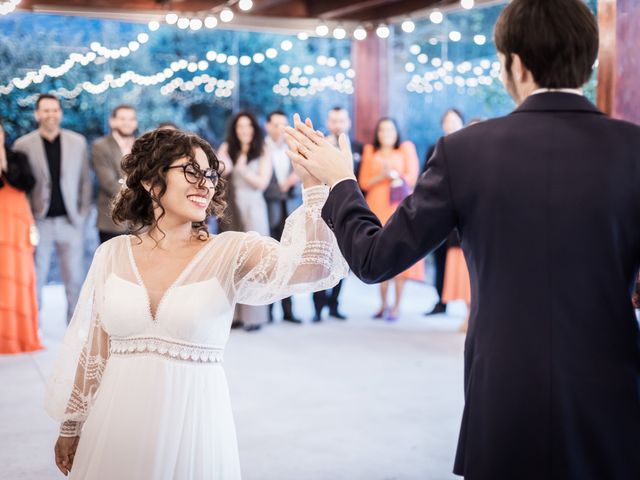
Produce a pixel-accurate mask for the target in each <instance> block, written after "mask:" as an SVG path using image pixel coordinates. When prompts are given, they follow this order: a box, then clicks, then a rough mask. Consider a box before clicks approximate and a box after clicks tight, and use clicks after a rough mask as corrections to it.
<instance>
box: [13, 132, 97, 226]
mask: <svg viewBox="0 0 640 480" xmlns="http://www.w3.org/2000/svg"><path fill="white" fill-rule="evenodd" d="M13 150H15V151H17V152H22V153H24V154H25V155H26V156H27V158H28V159H29V163H30V165H31V170H32V171H33V176H34V177H35V178H36V185H35V187H34V188H33V190H32V191H31V193H30V194H29V201H30V203H31V210H32V211H33V216H34V217H35V219H36V220H41V219H44V218H45V217H46V215H47V212H48V211H49V206H50V204H51V175H50V173H49V163H48V162H47V155H46V153H45V150H44V143H43V140H42V137H41V136H40V133H39V132H38V131H37V130H35V131H33V132H31V133H28V134H26V135H24V136H22V137H20V138H18V139H17V140H16V141H15V143H14V144H13ZM60 153H61V156H60V189H61V191H62V199H63V200H64V206H65V208H66V209H67V216H68V217H69V220H70V221H71V223H73V224H74V225H76V226H80V225H81V224H82V221H83V220H84V218H85V217H86V215H87V213H88V212H89V208H90V207H91V196H92V191H91V190H92V189H91V178H90V176H89V159H88V158H87V141H86V140H85V138H84V137H83V136H82V135H80V134H79V133H76V132H72V131H71V130H62V131H61V132H60Z"/></svg>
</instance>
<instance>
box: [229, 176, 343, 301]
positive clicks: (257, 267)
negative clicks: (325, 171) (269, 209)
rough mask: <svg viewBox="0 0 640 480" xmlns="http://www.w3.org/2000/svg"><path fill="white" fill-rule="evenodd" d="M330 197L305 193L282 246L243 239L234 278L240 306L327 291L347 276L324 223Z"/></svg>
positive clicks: (319, 189)
mask: <svg viewBox="0 0 640 480" xmlns="http://www.w3.org/2000/svg"><path fill="white" fill-rule="evenodd" d="M328 195H329V188H328V187H326V186H315V187H310V188H307V189H304V190H303V192H302V199H303V203H302V206H301V207H300V208H298V209H297V210H296V211H295V212H293V213H292V214H291V215H290V216H289V218H287V221H286V224H285V228H284V232H283V233H282V238H281V240H280V242H277V241H275V240H273V239H271V238H268V237H263V236H260V235H258V234H256V233H248V234H243V235H239V241H240V242H241V243H240V245H239V248H238V249H237V254H236V258H235V264H234V276H233V281H234V286H235V297H236V301H237V302H238V303H243V304H248V305H263V304H267V303H272V302H274V301H277V300H279V299H281V298H285V297H288V296H290V295H292V294H294V293H308V292H313V291H318V290H324V289H327V288H330V287H332V286H334V285H336V284H337V283H338V281H339V280H340V279H342V278H344V277H345V276H346V275H347V273H348V266H347V263H346V262H345V260H344V258H343V257H342V254H341V253H340V250H339V249H338V244H337V242H336V239H335V236H334V235H333V232H332V231H331V230H330V229H329V227H327V225H326V224H325V222H324V221H323V220H322V218H321V217H320V211H321V209H322V207H323V205H324V203H325V201H326V199H327V197H328Z"/></svg>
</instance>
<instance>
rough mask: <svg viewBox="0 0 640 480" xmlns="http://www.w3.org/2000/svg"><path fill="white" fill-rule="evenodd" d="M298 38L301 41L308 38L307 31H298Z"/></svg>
mask: <svg viewBox="0 0 640 480" xmlns="http://www.w3.org/2000/svg"><path fill="white" fill-rule="evenodd" d="M298 40H302V41H303V42H304V41H305V40H309V34H308V33H307V32H300V33H299V34H298Z"/></svg>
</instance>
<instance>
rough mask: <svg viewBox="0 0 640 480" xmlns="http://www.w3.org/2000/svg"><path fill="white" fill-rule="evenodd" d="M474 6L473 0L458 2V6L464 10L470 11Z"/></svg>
mask: <svg viewBox="0 0 640 480" xmlns="http://www.w3.org/2000/svg"><path fill="white" fill-rule="evenodd" d="M474 4H475V1H474V0H460V5H461V6H462V8H464V9H465V10H471V9H472V8H473V6H474Z"/></svg>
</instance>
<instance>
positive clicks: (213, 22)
mask: <svg viewBox="0 0 640 480" xmlns="http://www.w3.org/2000/svg"><path fill="white" fill-rule="evenodd" d="M217 25H218V19H217V18H216V17H214V16H213V15H209V16H208V17H207V18H205V19H204V26H205V27H207V28H209V29H211V28H216V26H217Z"/></svg>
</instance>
